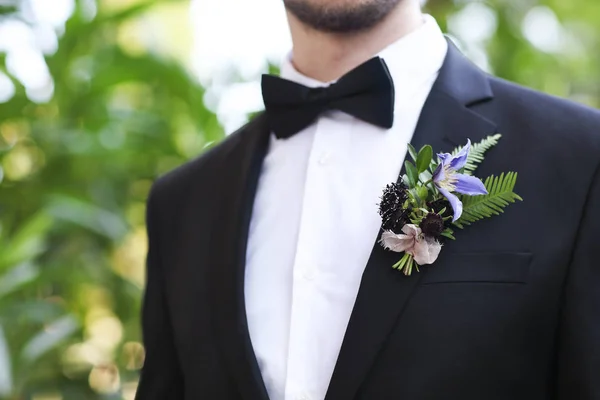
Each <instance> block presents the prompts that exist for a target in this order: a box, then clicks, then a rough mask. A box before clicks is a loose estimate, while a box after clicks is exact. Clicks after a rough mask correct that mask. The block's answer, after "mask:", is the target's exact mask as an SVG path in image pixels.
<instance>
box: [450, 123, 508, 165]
mask: <svg viewBox="0 0 600 400" xmlns="http://www.w3.org/2000/svg"><path fill="white" fill-rule="evenodd" d="M501 137H502V135H501V134H499V133H497V134H495V135H492V136H488V137H486V138H485V139H483V140H482V141H481V142H479V143H475V144H473V145H472V146H471V151H470V152H469V157H468V158H467V164H466V165H465V168H464V171H463V172H464V173H465V174H467V175H472V174H473V172H475V170H476V169H477V167H478V166H479V163H481V162H482V161H483V160H484V158H485V157H484V155H485V153H486V152H487V151H488V150H489V149H491V148H492V147H494V146H495V145H497V144H498V142H499V140H500V138H501ZM461 149H462V146H461V147H458V148H456V149H454V151H453V152H452V155H456V154H458V152H459V151H460V150H461Z"/></svg>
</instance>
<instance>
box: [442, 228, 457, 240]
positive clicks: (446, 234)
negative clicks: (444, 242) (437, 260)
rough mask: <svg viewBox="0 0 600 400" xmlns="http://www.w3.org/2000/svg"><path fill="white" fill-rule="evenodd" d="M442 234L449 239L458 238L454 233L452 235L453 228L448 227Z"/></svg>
mask: <svg viewBox="0 0 600 400" xmlns="http://www.w3.org/2000/svg"><path fill="white" fill-rule="evenodd" d="M442 236H444V237H447V238H448V239H451V240H456V238H455V237H454V235H452V230H451V229H446V230H445V231H444V232H442Z"/></svg>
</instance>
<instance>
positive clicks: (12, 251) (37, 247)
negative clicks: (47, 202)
mask: <svg viewBox="0 0 600 400" xmlns="http://www.w3.org/2000/svg"><path fill="white" fill-rule="evenodd" d="M51 226H52V218H50V217H49V216H48V215H47V214H46V213H45V212H39V213H38V214H36V215H35V216H34V217H32V218H30V219H29V220H28V221H27V222H26V223H25V224H23V226H22V227H21V228H20V229H19V230H18V231H17V232H16V233H15V234H14V236H13V237H12V239H11V240H10V241H8V242H5V243H4V244H2V245H1V247H0V271H2V270H4V269H6V268H7V267H11V266H13V265H15V264H19V263H21V262H24V261H28V260H32V259H34V258H35V257H37V256H38V255H39V254H41V253H42V252H43V251H44V250H46V243H45V235H46V233H47V231H48V230H49V229H50V227H51Z"/></svg>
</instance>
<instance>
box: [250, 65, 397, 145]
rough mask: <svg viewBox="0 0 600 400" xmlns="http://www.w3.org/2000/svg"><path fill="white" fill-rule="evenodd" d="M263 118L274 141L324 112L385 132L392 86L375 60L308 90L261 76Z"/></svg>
mask: <svg viewBox="0 0 600 400" xmlns="http://www.w3.org/2000/svg"><path fill="white" fill-rule="evenodd" d="M262 93H263V99H264V102H265V109H266V114H267V118H268V120H269V123H270V125H271V129H272V130H273V132H274V133H275V135H276V136H277V137H278V138H280V139H281V138H288V137H290V136H292V135H294V134H296V133H297V132H300V131H301V130H303V129H304V128H306V127H308V126H309V125H310V124H312V123H313V122H314V121H315V120H316V119H317V117H318V116H319V115H320V114H321V113H322V112H324V111H328V110H339V111H343V112H345V113H347V114H350V115H352V116H354V117H356V118H358V119H360V120H362V121H365V122H368V123H370V124H373V125H377V126H380V127H382V128H386V129H389V128H391V127H392V125H393V123H394V83H393V81H392V77H391V76H390V72H389V70H388V68H387V65H386V64H385V62H384V61H383V60H382V59H381V58H379V57H375V58H372V59H370V60H369V61H367V62H365V63H364V64H361V65H359V66H358V67H356V68H355V69H353V70H352V71H350V72H348V73H347V74H346V75H344V76H342V77H341V78H340V79H339V80H338V81H337V82H336V83H334V84H332V85H330V86H328V87H320V88H312V89H311V88H308V87H306V86H303V85H300V84H298V83H295V82H292V81H288V80H286V79H282V78H278V77H276V76H272V75H263V77H262Z"/></svg>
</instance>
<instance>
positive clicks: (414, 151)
mask: <svg viewBox="0 0 600 400" xmlns="http://www.w3.org/2000/svg"><path fill="white" fill-rule="evenodd" d="M408 154H410V158H412V159H413V161H417V156H418V155H417V149H415V148H414V146H413V145H412V144H410V143H409V144H408Z"/></svg>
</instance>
